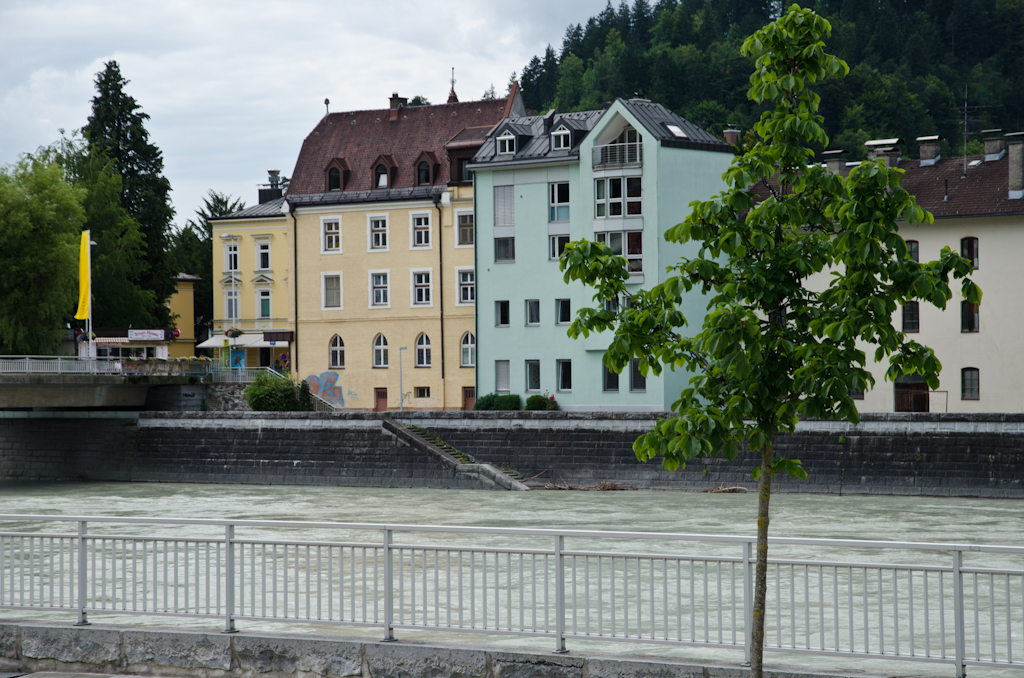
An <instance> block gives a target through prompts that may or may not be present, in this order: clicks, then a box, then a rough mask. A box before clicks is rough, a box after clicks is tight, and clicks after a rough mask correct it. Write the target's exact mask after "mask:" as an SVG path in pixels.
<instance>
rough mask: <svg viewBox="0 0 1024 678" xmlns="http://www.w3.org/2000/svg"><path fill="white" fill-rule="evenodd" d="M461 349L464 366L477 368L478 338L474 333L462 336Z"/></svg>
mask: <svg viewBox="0 0 1024 678" xmlns="http://www.w3.org/2000/svg"><path fill="white" fill-rule="evenodd" d="M460 347H461V348H462V366H463V367H476V337H474V336H473V333H472V332H466V333H465V334H463V335H462V341H461V342H460Z"/></svg>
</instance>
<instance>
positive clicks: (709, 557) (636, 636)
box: [0, 515, 1024, 676]
mask: <svg viewBox="0 0 1024 678" xmlns="http://www.w3.org/2000/svg"><path fill="white" fill-rule="evenodd" d="M0 523H4V524H6V525H8V527H9V528H14V529H7V530H4V531H0V608H10V609H19V610H59V611H66V612H73V613H76V614H77V616H78V622H79V623H87V620H88V614H89V613H114V614H125V615H170V616H180V617H206V618H221V619H223V623H224V626H225V630H227V631H232V630H234V629H235V623H236V620H238V619H251V620H275V621H295V622H303V623H309V622H314V623H315V622H322V623H333V624H355V625H363V626H377V627H381V628H382V629H383V635H384V638H385V639H388V640H390V639H393V637H394V635H393V634H394V629H396V628H417V629H443V630H447V631H467V632H486V633H498V634H519V635H529V636H545V637H549V638H552V639H553V640H554V642H555V647H556V650H557V651H564V650H565V640H566V638H579V639H590V640H605V641H619V642H633V643H664V644H675V645H697V646H714V647H725V648H733V649H735V650H737V651H743V652H745V655H746V658H747V659H748V660H749V657H750V623H749V620H750V619H751V615H752V602H751V601H752V587H753V574H754V568H755V564H754V555H753V554H754V551H755V548H754V547H755V540H754V538H753V537H745V536H725V535H700V534H671V533H646V532H605V531H589V530H544V529H525V528H488V527H455V526H424V525H389V524H362V523H328V522H282V521H260V520H236V521H231V520H203V519H193V520H178V519H160V518H120V517H102V516H101V517H96V516H47V515H0ZM11 523H15V524H14V525H11ZM68 524H70V525H73V526H75V528H76V529H74V530H72V531H67V530H62V529H61V527H60V526H61V525H68ZM157 529H163V530H164V532H163V533H160V532H157V531H156V530H157ZM93 530H96V531H95V532H93ZM770 541H771V544H772V549H773V551H774V552H781V554H780V555H781V557H773V558H771V559H770V560H769V570H768V595H767V610H766V615H765V649H767V650H770V651H783V652H797V653H810V654H819V655H836V656H846V657H870V658H883V659H893V660H907V661H924V662H938V663H946V664H952V665H954V666H955V667H956V671H957V675H958V676H962V675H963V674H964V671H965V667H966V666H968V665H977V666H996V667H1015V668H1024V568H1021V567H1020V562H1021V561H1022V560H1024V546H979V545H965V544H941V543H921V542H886V541H859V540H836V539H798V538H773V539H771V540H770ZM793 553H795V554H796V555H798V556H799V557H789V555H793ZM787 554H789V555H787ZM843 554H846V557H842V556H843ZM965 555H966V556H968V557H969V558H970V559H971V560H972V561H974V560H976V561H978V562H972V563H967V564H965V561H964V558H965ZM836 556H840V557H836ZM908 560H909V561H916V562H907V561H908ZM890 561H892V562H890Z"/></svg>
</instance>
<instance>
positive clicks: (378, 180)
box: [373, 163, 388, 188]
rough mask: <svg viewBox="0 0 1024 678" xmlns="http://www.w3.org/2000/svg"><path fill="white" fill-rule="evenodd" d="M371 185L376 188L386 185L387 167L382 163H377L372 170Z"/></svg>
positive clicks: (385, 186)
mask: <svg viewBox="0 0 1024 678" xmlns="http://www.w3.org/2000/svg"><path fill="white" fill-rule="evenodd" d="M373 185H374V186H376V187H377V188H387V187H388V168H387V166H386V165H385V164H384V163H381V164H379V165H377V167H376V168H374V170H373Z"/></svg>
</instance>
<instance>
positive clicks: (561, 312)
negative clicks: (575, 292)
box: [555, 299, 572, 325]
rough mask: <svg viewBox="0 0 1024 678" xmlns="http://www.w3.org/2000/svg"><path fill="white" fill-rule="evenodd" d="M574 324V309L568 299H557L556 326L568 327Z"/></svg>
mask: <svg viewBox="0 0 1024 678" xmlns="http://www.w3.org/2000/svg"><path fill="white" fill-rule="evenodd" d="M571 322H572V307H571V304H570V303H569V300H568V299H555V324H556V325H568V324H569V323H571Z"/></svg>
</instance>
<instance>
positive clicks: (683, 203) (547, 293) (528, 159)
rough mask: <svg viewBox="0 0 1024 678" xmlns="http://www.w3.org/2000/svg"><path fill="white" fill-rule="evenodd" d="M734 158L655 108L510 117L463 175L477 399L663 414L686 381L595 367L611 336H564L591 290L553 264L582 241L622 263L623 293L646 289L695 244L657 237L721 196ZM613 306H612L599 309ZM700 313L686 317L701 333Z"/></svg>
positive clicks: (695, 303)
mask: <svg viewBox="0 0 1024 678" xmlns="http://www.w3.org/2000/svg"><path fill="white" fill-rule="evenodd" d="M732 157H733V148H732V147H731V146H729V145H728V144H726V143H725V142H723V141H722V140H720V139H718V138H717V137H715V136H714V135H712V134H710V133H708V132H706V131H704V130H702V129H700V128H699V127H697V126H696V125H693V124H691V123H689V122H687V121H686V120H684V119H683V118H681V117H679V116H678V115H676V114H675V113H672V112H671V111H669V110H668V109H666V108H665V107H664V106H661V105H660V104H654V103H651V102H649V101H646V100H643V99H631V100H629V101H626V100H623V99H618V100H616V101H615V102H614V103H613V104H611V106H609V107H608V108H607V109H605V110H602V111H585V112H580V113H565V114H555V113H554V111H550V112H548V113H547V114H546V115H543V116H531V117H524V118H508V119H506V120H504V121H502V122H501V123H499V124H498V125H497V126H496V127H495V128H494V130H493V131H492V132H491V134H490V136H489V137H488V139H487V141H485V142H484V145H483V147H482V148H481V149H480V151H479V152H477V154H476V155H475V156H474V158H473V161H472V164H471V165H470V166H469V169H471V170H472V171H473V172H474V177H475V178H474V195H475V223H476V284H477V290H476V325H477V333H476V336H477V363H476V366H477V369H476V379H477V391H476V392H477V394H478V395H483V394H486V393H491V392H497V393H518V394H520V395H522V396H523V397H524V399H525V398H526V397H528V396H530V395H533V394H535V393H545V392H546V393H549V394H551V395H554V396H555V398H556V399H557V400H558V402H559V404H560V405H561V407H562V409H565V410H595V411H612V412H614V411H621V412H629V411H665V410H669V409H671V406H672V403H673V402H675V400H676V399H678V397H679V393H680V391H681V390H682V389H683V388H684V387H685V384H686V382H687V381H688V379H689V376H690V375H689V374H686V373H684V372H672V371H668V370H667V371H666V372H665V373H663V375H662V376H661V377H654V376H653V375H648V376H647V377H646V378H645V377H643V376H642V375H641V374H640V372H639V370H638V369H636V366H635V365H633V366H631V367H630V368H627V369H626V370H624V371H623V373H622V374H621V375H617V374H614V373H611V372H609V371H608V370H607V369H605V368H604V365H603V363H602V357H603V355H604V351H605V349H607V347H608V344H609V342H610V339H611V337H610V333H605V334H604V335H603V336H602V335H594V334H591V335H590V337H589V338H586V339H584V338H580V339H577V340H573V339H570V338H569V337H568V336H567V334H566V330H567V329H568V326H569V323H571V322H572V319H573V318H574V317H575V315H576V311H577V310H578V309H579V308H581V307H582V306H592V305H593V304H594V303H595V302H593V300H592V299H591V296H592V294H593V291H592V290H588V289H586V288H584V287H583V286H582V285H580V284H575V283H574V284H572V285H567V284H566V283H565V282H564V281H563V280H562V274H561V273H560V272H559V270H558V255H559V254H560V253H561V251H562V249H563V248H564V247H565V244H566V243H568V242H569V241H570V240H579V239H580V238H588V239H591V240H599V241H601V242H604V243H606V244H607V245H609V246H610V247H611V248H612V249H613V250H615V251H616V252H620V253H621V254H622V255H623V256H624V257H626V258H627V260H628V262H629V268H630V272H631V275H630V280H629V285H628V286H629V288H631V289H641V288H650V287H651V286H653V285H655V284H657V283H658V282H660V281H661V280H662V279H664V277H665V268H666V266H669V265H671V264H674V263H676V262H677V261H678V260H679V258H680V256H683V255H686V256H694V255H696V251H697V248H696V246H695V245H693V244H692V243H691V244H687V245H684V246H681V245H678V244H675V243H667V242H665V240H664V237H663V236H664V233H665V230H666V229H668V228H669V227H671V226H673V225H675V224H677V223H679V222H681V221H682V220H683V219H685V218H686V216H687V215H688V214H689V211H690V208H689V203H690V201H692V200H696V199H707V198H708V197H710V196H711V195H713V194H714V193H716V192H718V191H720V190H722V189H723V188H724V182H723V181H722V179H721V176H722V173H723V172H724V171H725V169H726V168H727V167H728V165H729V163H730V161H731V160H732ZM610 303H622V302H621V301H620V302H610ZM705 305H706V302H705V301H704V299H703V297H702V296H700V295H699V294H693V295H692V296H691V297H689V298H687V299H686V300H685V302H684V307H683V309H682V310H683V312H684V313H685V314H686V317H687V319H688V320H689V321H690V323H691V327H699V326H700V323H701V321H702V319H703V315H704V311H705Z"/></svg>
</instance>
